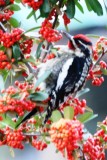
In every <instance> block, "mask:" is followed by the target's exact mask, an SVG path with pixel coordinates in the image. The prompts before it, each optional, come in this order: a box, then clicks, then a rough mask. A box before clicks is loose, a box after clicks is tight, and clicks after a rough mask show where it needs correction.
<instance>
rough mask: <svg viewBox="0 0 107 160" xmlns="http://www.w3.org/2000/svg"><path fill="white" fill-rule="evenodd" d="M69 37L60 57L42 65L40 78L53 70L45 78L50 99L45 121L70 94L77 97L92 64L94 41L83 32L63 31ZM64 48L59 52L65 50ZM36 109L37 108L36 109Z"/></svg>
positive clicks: (29, 115)
mask: <svg viewBox="0 0 107 160" xmlns="http://www.w3.org/2000/svg"><path fill="white" fill-rule="evenodd" d="M63 34H64V35H65V36H66V37H67V38H68V39H69V41H68V45H67V46H66V47H64V48H66V50H65V49H64V48H63V49H64V53H61V54H60V56H59V57H56V58H54V59H52V60H48V61H47V62H46V63H44V64H43V65H41V67H40V68H41V69H40V71H39V73H38V78H39V77H40V76H41V75H42V74H43V72H45V71H47V70H51V74H50V76H49V77H48V78H47V79H46V80H45V82H44V83H45V88H46V91H47V92H48V94H49V97H50V101H49V104H48V107H47V109H46V112H47V113H46V117H45V120H44V123H46V122H47V120H48V119H49V118H50V116H51V114H52V111H54V110H55V109H58V108H59V107H60V104H62V103H64V102H65V101H66V99H67V97H68V96H70V95H72V96H73V97H75V95H76V94H77V92H78V91H80V90H81V89H82V87H83V86H84V84H85V81H86V78H87V75H88V72H89V69H90V67H91V65H92V52H93V49H92V42H91V41H90V39H89V38H88V37H86V36H85V35H83V34H78V35H75V36H71V35H70V34H68V33H66V32H64V31H63ZM61 50H62V49H60V50H59V52H63V50H62V51H61ZM34 110H35V109H34ZM36 111H37V110H36ZM33 114H34V111H32V112H30V113H29V114H28V115H27V117H25V118H24V119H23V120H22V121H23V122H24V121H25V120H26V119H28V118H30V117H31V115H33Z"/></svg>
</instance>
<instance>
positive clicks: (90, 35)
mask: <svg viewBox="0 0 107 160" xmlns="http://www.w3.org/2000/svg"><path fill="white" fill-rule="evenodd" d="M86 36H88V37H92V38H100V36H98V35H95V34H86Z"/></svg>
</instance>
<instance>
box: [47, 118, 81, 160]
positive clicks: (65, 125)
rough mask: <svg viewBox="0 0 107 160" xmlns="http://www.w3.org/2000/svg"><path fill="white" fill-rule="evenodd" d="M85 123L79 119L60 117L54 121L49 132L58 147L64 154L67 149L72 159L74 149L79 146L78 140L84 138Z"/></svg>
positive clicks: (69, 157)
mask: <svg viewBox="0 0 107 160" xmlns="http://www.w3.org/2000/svg"><path fill="white" fill-rule="evenodd" d="M82 129H83V125H82V124H81V123H80V122H79V121H78V120H69V119H60V120H59V121H58V122H56V123H53V124H52V126H51V128H50V131H49V134H50V137H51V141H52V142H53V143H55V145H56V148H57V149H58V150H59V151H61V152H62V154H64V151H65V150H66V151H67V156H68V159H69V160H71V159H72V157H73V155H72V153H73V151H74V150H75V149H78V148H79V145H78V142H79V141H81V140H82Z"/></svg>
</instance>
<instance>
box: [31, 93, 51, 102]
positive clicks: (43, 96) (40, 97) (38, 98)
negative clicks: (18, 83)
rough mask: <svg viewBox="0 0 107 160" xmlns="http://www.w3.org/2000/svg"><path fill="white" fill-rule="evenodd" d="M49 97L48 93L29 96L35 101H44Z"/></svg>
mask: <svg viewBox="0 0 107 160" xmlns="http://www.w3.org/2000/svg"><path fill="white" fill-rule="evenodd" d="M48 97H49V95H48V94H47V93H46V92H41V91H39V92H36V93H32V94H30V95H29V98H30V99H31V100H33V101H44V100H46V99H47V98H48Z"/></svg>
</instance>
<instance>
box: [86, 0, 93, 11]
mask: <svg viewBox="0 0 107 160" xmlns="http://www.w3.org/2000/svg"><path fill="white" fill-rule="evenodd" d="M85 3H86V6H87V9H88V11H89V12H90V11H92V8H91V6H90V3H89V2H88V0H85Z"/></svg>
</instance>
